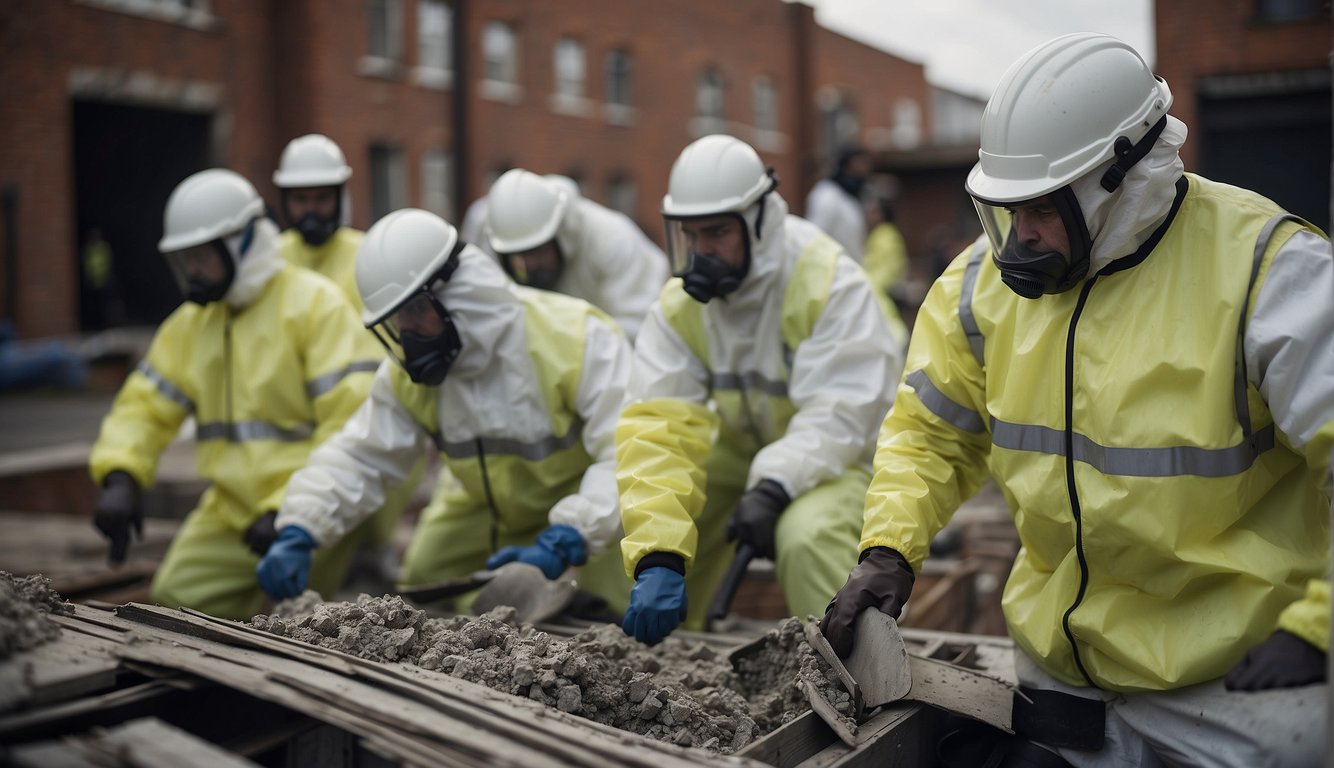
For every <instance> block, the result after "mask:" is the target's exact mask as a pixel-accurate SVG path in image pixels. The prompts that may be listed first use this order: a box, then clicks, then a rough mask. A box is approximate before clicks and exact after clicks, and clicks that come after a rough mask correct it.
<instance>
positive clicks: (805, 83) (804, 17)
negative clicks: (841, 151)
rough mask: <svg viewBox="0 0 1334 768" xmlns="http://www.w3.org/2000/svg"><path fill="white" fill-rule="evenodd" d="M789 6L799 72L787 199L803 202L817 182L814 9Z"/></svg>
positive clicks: (792, 201)
mask: <svg viewBox="0 0 1334 768" xmlns="http://www.w3.org/2000/svg"><path fill="white" fill-rule="evenodd" d="M789 8H790V10H791V13H792V55H793V57H794V58H795V61H794V62H793V64H794V66H793V68H792V69H793V72H794V73H795V75H796V77H795V83H794V84H793V85H794V88H795V89H796V92H797V102H796V103H797V126H796V127H797V135H796V139H797V141H796V144H797V152H796V155H797V156H796V161H797V163H796V165H797V178H796V179H794V180H793V181H795V182H796V184H795V186H793V187H789V189H791V190H792V191H791V192H789V193H787V195H785V197H787V199H788V202H791V203H795V204H798V205H800V204H801V202H802V201H803V200H805V199H806V190H808V189H810V188H811V186H812V185H813V184H814V183H815V182H814V181H812V180H811V174H812V169H813V168H814V166H815V160H814V157H813V153H812V149H813V148H814V146H815V145H814V143H813V142H812V141H811V133H812V132H811V124H812V123H813V122H814V118H813V117H812V116H811V108H812V107H813V106H814V104H815V101H814V96H813V95H812V93H811V66H812V60H811V59H812V56H813V53H812V51H811V48H812V45H811V40H812V38H813V37H814V35H815V9H814V8H812V7H811V6H809V5H806V4H805V3H800V2H799V3H792V4H791V5H790V6H789ZM802 213H803V214H804V213H805V211H802Z"/></svg>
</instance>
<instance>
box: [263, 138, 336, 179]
mask: <svg viewBox="0 0 1334 768" xmlns="http://www.w3.org/2000/svg"><path fill="white" fill-rule="evenodd" d="M350 178H352V169H351V168H350V167H349V166H348V164H347V161H346V160H345V159H344V158H343V150H341V149H339V148H338V145H337V144H335V143H334V142H333V140H332V139H330V138H329V137H328V136H324V135H321V134H318V133H308V134H306V135H305V136H298V137H297V138H295V139H292V140H291V141H290V142H288V144H287V148H286V149H284V150H283V157H282V160H281V161H280V162H279V163H278V170H276V171H274V172H273V183H274V184H275V185H276V186H278V187H282V188H289V187H336V186H338V185H339V184H342V183H343V182H345V181H347V180H348V179H350Z"/></svg>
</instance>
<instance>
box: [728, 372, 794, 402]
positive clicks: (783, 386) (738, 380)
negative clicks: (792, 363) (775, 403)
mask: <svg viewBox="0 0 1334 768" xmlns="http://www.w3.org/2000/svg"><path fill="white" fill-rule="evenodd" d="M709 383H710V384H711V385H712V386H713V388H714V389H758V390H760V391H761V392H764V393H766V394H769V395H773V396H774V397H787V382H786V381H774V380H773V379H768V378H765V377H764V375H763V374H761V373H760V372H759V371H747V372H745V373H714V374H712V375H711V376H710V382H709Z"/></svg>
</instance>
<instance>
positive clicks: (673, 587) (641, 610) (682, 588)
mask: <svg viewBox="0 0 1334 768" xmlns="http://www.w3.org/2000/svg"><path fill="white" fill-rule="evenodd" d="M685 620H686V577H685V576H682V575H681V574H679V573H677V572H676V571H674V570H672V569H671V568H667V567H664V566H654V567H652V568H645V569H644V570H642V571H640V572H639V576H637V577H636V578H635V586H634V589H631V590H630V607H629V608H627V609H626V611H625V617H624V618H623V619H622V620H621V629H623V630H625V634H627V635H634V638H635V639H636V640H638V641H639V642H641V643H646V644H648V645H657V644H658V643H661V642H662V641H663V639H664V638H665V637H667V636H668V635H670V634H671V633H672V630H673V629H676V628H677V627H679V626H681V622H683V621H685Z"/></svg>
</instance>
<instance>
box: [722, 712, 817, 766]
mask: <svg viewBox="0 0 1334 768" xmlns="http://www.w3.org/2000/svg"><path fill="white" fill-rule="evenodd" d="M836 742H838V736H837V735H836V734H835V733H834V731H833V730H832V729H830V727H829V726H828V725H826V724H825V722H824V720H822V719H820V717H819V716H818V715H816V714H815V712H813V711H812V712H804V713H802V714H801V715H798V716H797V717H796V718H795V719H793V720H792V721H790V722H788V723H785V724H784V725H782V726H779V727H778V728H776V729H775V730H774V731H773V732H771V733H770V734H768V735H767V736H765V737H764V738H761V739H757V740H755V741H753V742H751V743H750V744H747V745H746V747H745V748H743V749H742V750H741V751H739V752H737V756H738V757H746V758H751V759H754V760H758V761H759V762H761V763H765V764H767V765H772V766H777V768H792V767H793V766H796V765H800V764H801V763H802V762H803V761H805V760H807V759H809V758H810V757H812V756H813V755H815V754H818V753H819V752H820V750H822V749H824V748H825V747H827V746H829V745H830V744H833V743H836Z"/></svg>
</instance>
